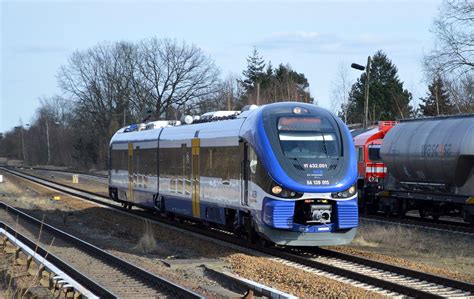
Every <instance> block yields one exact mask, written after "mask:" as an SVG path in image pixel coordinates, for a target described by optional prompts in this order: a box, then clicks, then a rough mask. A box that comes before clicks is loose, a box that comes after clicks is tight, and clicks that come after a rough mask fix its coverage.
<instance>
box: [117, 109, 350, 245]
mask: <svg viewBox="0 0 474 299" xmlns="http://www.w3.org/2000/svg"><path fill="white" fill-rule="evenodd" d="M253 108H254V109H248V110H246V111H243V112H242V113H232V114H233V115H232V116H227V117H216V115H218V114H219V113H217V114H210V115H207V121H204V120H203V119H201V120H199V121H196V122H195V123H193V124H187V125H186V124H181V125H179V123H176V122H174V123H173V122H170V121H156V122H151V123H148V124H141V125H132V126H129V127H125V128H122V129H120V130H119V131H118V132H117V133H116V134H115V135H114V136H113V138H112V140H111V142H110V170H109V194H110V197H111V198H112V199H114V200H116V201H119V202H122V203H123V204H124V205H125V206H128V207H131V206H132V205H135V206H139V207H142V208H152V209H155V210H158V211H161V212H162V213H164V214H167V215H170V216H173V215H174V216H179V217H185V218H192V219H195V220H199V221H203V222H206V223H211V224H213V225H219V226H225V227H226V228H228V229H231V230H233V231H235V232H239V233H241V234H242V235H245V236H251V237H252V238H260V239H262V240H266V241H270V242H272V243H276V244H279V245H288V246H323V245H340V244H347V243H349V242H351V240H352V239H353V238H354V235H355V233H356V229H357V226H358V209H357V194H356V188H355V183H356V180H357V165H356V156H355V150H354V145H353V143H352V137H351V135H350V133H349V131H348V129H347V127H346V126H345V125H344V123H343V122H342V121H341V120H340V119H339V118H337V117H336V116H334V115H333V114H331V113H330V112H328V111H327V110H325V109H322V108H319V107H317V106H314V105H310V104H303V103H295V102H291V103H289V102H288V103H275V104H269V105H265V106H261V107H253ZM220 113H221V115H229V113H227V112H220Z"/></svg>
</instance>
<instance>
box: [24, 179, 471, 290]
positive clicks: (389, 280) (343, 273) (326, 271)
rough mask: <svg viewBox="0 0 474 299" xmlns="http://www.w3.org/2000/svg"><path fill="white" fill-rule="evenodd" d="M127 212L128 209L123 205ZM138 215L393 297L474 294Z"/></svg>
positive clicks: (338, 257)
mask: <svg viewBox="0 0 474 299" xmlns="http://www.w3.org/2000/svg"><path fill="white" fill-rule="evenodd" d="M17 175H19V176H21V177H23V178H29V179H30V180H33V181H35V182H37V183H40V184H43V185H47V186H49V187H50V188H57V189H58V190H61V191H62V192H66V193H69V194H73V195H75V196H78V197H81V198H84V199H87V200H91V201H94V202H96V203H99V204H101V205H106V206H108V207H112V208H118V207H119V204H118V203H115V202H111V201H110V200H109V199H108V198H107V197H104V196H102V195H97V194H93V193H92V194H91V193H89V192H86V191H84V190H80V189H77V188H71V187H69V186H64V185H61V184H57V183H54V182H51V181H49V182H48V180H44V179H40V178H34V177H31V176H26V175H24V174H17ZM120 210H121V211H122V212H123V211H124V209H122V208H120ZM129 212H130V213H133V214H134V215H136V216H139V217H146V218H148V219H151V220H152V221H159V222H161V223H165V224H166V225H171V226H173V227H178V228H180V229H183V230H186V231H188V232H189V231H190V232H193V233H196V234H199V235H204V236H206V237H208V238H211V239H214V240H219V241H221V242H226V243H228V244H232V245H233V246H238V247H239V250H243V251H246V250H249V249H250V250H253V251H256V252H258V253H260V254H264V255H267V256H269V257H271V258H273V259H275V261H278V262H281V263H284V264H287V265H289V266H293V267H297V268H301V269H303V270H305V271H309V272H313V273H316V274H320V275H323V276H327V277H329V278H333V279H336V280H339V281H343V282H346V283H351V284H354V285H356V286H359V287H362V288H365V289H368V290H372V291H376V292H379V293H381V294H384V295H389V296H400V295H402V296H403V295H405V296H410V297H421V298H442V297H464V298H465V297H471V296H474V285H473V284H470V283H466V282H462V281H457V280H453V279H449V278H445V277H441V276H436V275H431V274H427V273H423V272H418V271H414V270H411V269H406V268H403V267H398V266H394V265H389V264H385V263H381V262H377V261H373V260H368V259H365V258H361V257H357V256H352V255H347V254H342V253H339V252H335V251H330V250H321V249H318V250H316V251H315V250H313V249H308V250H305V249H298V248H297V249H295V248H284V247H265V246H260V245H258V244H249V243H248V242H246V241H245V240H242V239H240V238H237V237H236V236H234V235H233V234H231V233H229V232H224V233H222V232H221V231H219V230H209V229H203V228H201V227H200V226H198V225H187V224H186V223H178V222H176V221H171V220H169V219H166V218H162V217H157V216H156V215H153V214H150V213H147V212H143V211H141V210H132V211H129Z"/></svg>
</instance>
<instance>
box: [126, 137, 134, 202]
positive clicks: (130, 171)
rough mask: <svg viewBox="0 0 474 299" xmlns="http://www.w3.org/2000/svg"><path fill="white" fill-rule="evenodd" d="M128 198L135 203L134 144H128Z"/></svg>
mask: <svg viewBox="0 0 474 299" xmlns="http://www.w3.org/2000/svg"><path fill="white" fill-rule="evenodd" d="M127 164H128V165H127V168H128V196H127V200H128V201H131V202H133V167H134V166H133V164H134V163H133V143H132V142H129V143H128V159H127Z"/></svg>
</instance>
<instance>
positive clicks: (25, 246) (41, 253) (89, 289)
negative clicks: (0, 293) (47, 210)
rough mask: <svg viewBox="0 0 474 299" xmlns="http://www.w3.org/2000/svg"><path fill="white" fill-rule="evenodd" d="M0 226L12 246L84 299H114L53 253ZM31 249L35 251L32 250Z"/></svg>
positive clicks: (2, 225) (1, 222) (1, 224)
mask: <svg viewBox="0 0 474 299" xmlns="http://www.w3.org/2000/svg"><path fill="white" fill-rule="evenodd" d="M0 226H1V227H0V233H1V234H4V235H5V236H6V238H8V240H9V241H10V242H11V243H12V244H14V245H15V246H17V247H19V248H20V249H21V250H22V251H23V252H24V253H25V254H27V255H28V256H31V257H32V258H33V259H34V260H35V261H36V262H37V263H38V264H39V265H43V266H44V267H45V268H46V269H47V270H48V271H50V272H52V273H54V274H55V275H57V276H58V277H59V278H61V279H62V280H63V281H65V282H66V283H67V284H68V285H69V286H71V287H73V288H74V289H75V290H76V291H78V292H79V293H80V294H81V295H82V296H84V297H85V298H99V297H98V296H101V297H103V298H110V297H114V294H113V293H111V292H110V291H108V290H107V289H106V288H104V287H103V286H101V285H100V284H98V283H96V282H94V281H92V280H90V279H89V278H88V277H87V276H85V275H83V274H82V273H81V272H79V271H77V270H76V269H74V268H73V267H71V266H70V265H68V264H67V263H65V262H64V261H62V260H61V259H60V258H58V257H57V256H56V255H54V254H53V253H51V252H48V251H47V250H46V249H44V248H43V247H42V246H39V245H38V244H37V243H35V242H33V241H31V240H30V239H29V238H27V237H25V236H24V235H22V234H21V233H20V232H18V231H17V230H15V229H13V228H12V227H11V226H9V225H7V224H6V223H5V222H3V221H0ZM33 248H35V249H34V250H33Z"/></svg>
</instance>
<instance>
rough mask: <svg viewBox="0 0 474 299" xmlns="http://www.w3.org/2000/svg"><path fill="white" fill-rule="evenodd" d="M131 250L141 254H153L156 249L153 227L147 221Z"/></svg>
mask: <svg viewBox="0 0 474 299" xmlns="http://www.w3.org/2000/svg"><path fill="white" fill-rule="evenodd" d="M133 249H134V250H137V251H139V252H142V253H153V252H155V251H156V250H157V249H158V245H157V244H156V238H155V234H154V231H153V226H152V224H151V223H150V221H149V220H145V221H144V225H143V234H142V236H141V237H140V239H138V242H137V245H135V247H134V248H133Z"/></svg>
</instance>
